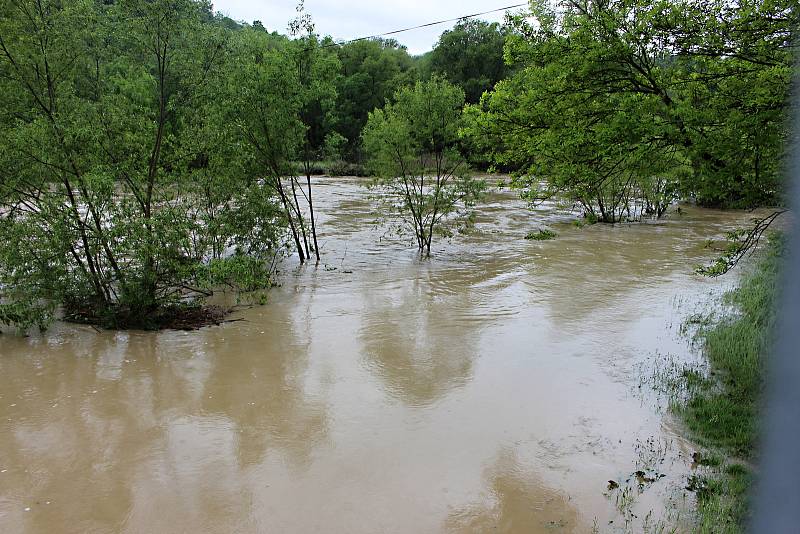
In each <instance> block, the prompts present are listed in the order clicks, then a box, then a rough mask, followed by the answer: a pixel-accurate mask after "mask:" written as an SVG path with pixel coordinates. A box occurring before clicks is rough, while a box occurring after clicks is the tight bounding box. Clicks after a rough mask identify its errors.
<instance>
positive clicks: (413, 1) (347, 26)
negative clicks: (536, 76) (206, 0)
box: [212, 0, 524, 54]
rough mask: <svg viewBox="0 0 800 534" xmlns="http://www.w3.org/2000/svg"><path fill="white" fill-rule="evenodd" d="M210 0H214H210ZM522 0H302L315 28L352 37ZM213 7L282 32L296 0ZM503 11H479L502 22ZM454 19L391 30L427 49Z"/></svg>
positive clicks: (237, 1)
mask: <svg viewBox="0 0 800 534" xmlns="http://www.w3.org/2000/svg"><path fill="white" fill-rule="evenodd" d="M212 1H213V0H212ZM523 1H524V0H444V1H436V0H306V10H307V11H308V12H309V13H311V15H312V16H313V17H314V22H315V23H316V25H317V33H319V34H321V35H330V36H332V37H333V38H334V39H337V40H339V39H343V40H347V39H355V38H357V37H366V36H370V35H376V34H380V33H385V32H389V31H392V30H399V29H402V28H407V27H410V26H418V25H420V24H426V23H428V22H434V21H438V20H444V19H452V18H457V17H461V16H464V15H471V14H473V13H480V12H484V11H489V10H491V9H496V8H500V7H505V6H509V5H514V4H521V3H523ZM213 3H214V9H215V10H216V11H221V12H222V13H225V14H226V15H228V16H229V17H231V18H232V19H235V20H242V21H245V22H250V23H252V22H253V21H254V20H260V21H261V22H262V23H263V24H264V26H266V27H267V29H268V30H270V31H279V32H281V33H286V31H287V30H286V28H287V26H288V24H289V21H290V20H292V19H293V18H294V17H295V16H296V12H295V6H296V4H297V2H296V0H215V1H214V2H213ZM503 17H504V14H503V13H502V12H501V13H494V14H491V15H485V16H482V17H480V18H481V19H484V20H489V21H492V22H495V21H496V22H502V21H503ZM452 26H453V23H449V24H443V25H439V26H434V27H432V28H425V29H420V30H414V31H410V32H407V33H401V34H399V35H395V36H393V37H394V38H395V39H397V40H398V41H400V42H401V43H402V44H404V45H406V46H407V47H408V50H409V52H410V53H412V54H421V53H424V52H427V51H428V50H430V49H431V48H433V45H434V44H436V41H437V39H438V38H439V35H441V33H442V32H443V31H445V30H446V29H448V28H451V27H452Z"/></svg>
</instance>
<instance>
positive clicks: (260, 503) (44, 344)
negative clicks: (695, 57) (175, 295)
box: [0, 178, 750, 533]
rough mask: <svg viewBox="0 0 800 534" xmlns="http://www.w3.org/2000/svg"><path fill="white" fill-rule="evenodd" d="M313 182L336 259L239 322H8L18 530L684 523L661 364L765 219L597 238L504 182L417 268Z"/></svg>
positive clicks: (7, 468)
mask: <svg viewBox="0 0 800 534" xmlns="http://www.w3.org/2000/svg"><path fill="white" fill-rule="evenodd" d="M319 182H320V185H319V186H318V188H317V195H318V211H319V212H320V228H321V230H322V233H321V237H320V244H321V246H322V248H323V261H324V263H325V265H322V266H320V267H319V268H314V267H305V268H300V267H299V266H297V265H296V264H295V262H293V260H288V261H287V262H285V264H284V265H283V274H282V286H281V287H280V288H277V289H275V290H273V291H272V292H271V293H270V296H269V299H270V301H269V304H268V305H266V306H260V307H254V308H250V309H245V310H242V311H240V312H237V314H236V315H235V317H236V318H240V319H244V320H243V321H241V322H237V323H231V324H227V325H225V326H222V327H218V328H208V329H204V330H202V331H199V332H191V333H185V332H162V333H144V332H96V331H94V330H93V329H91V328H86V327H80V326H73V325H64V324H58V325H56V326H55V327H54V328H53V329H52V330H50V331H49V332H47V333H46V334H44V335H36V336H32V337H30V338H21V337H16V336H12V335H9V334H8V333H6V334H4V335H2V336H0V532H9V533H12V532H67V533H72V532H75V533H78V532H126V533H128V532H129V533H139V532H141V533H158V532H165V533H173V532H175V533H179V532H187V533H196V532H213V533H216V532H220V533H225V532H245V533H246V532H277V533H282V532H299V533H305V532H346V533H376V532H386V533H395V532H397V533H427V532H431V533H434V532H486V531H492V532H532V533H539V532H554V531H555V532H590V531H592V529H595V530H596V531H598V532H618V531H625V530H629V531H632V532H639V531H642V530H644V529H647V528H649V529H652V531H656V529H657V528H658V527H659V526H660V525H666V524H670V525H677V526H678V528H679V530H689V529H690V527H688V526H687V525H688V523H687V519H686V518H687V510H688V509H690V508H691V504H692V499H693V497H692V495H691V494H690V493H688V492H686V491H685V490H684V489H683V487H684V486H685V485H686V477H687V476H688V475H689V474H691V466H690V464H691V453H692V452H693V450H694V449H692V446H691V444H689V443H687V442H686V441H685V440H684V439H683V438H682V437H681V434H680V432H679V431H678V430H676V428H677V425H676V423H675V422H674V421H673V420H672V418H671V417H670V416H669V415H668V414H665V413H664V410H662V409H660V406H662V405H663V401H660V400H659V399H657V398H654V397H653V396H652V395H650V394H649V393H647V390H648V382H647V380H646V379H643V378H642V377H643V376H645V377H646V376H647V374H648V372H649V371H650V369H651V366H654V365H656V364H655V363H653V362H654V361H656V360H657V359H658V358H659V357H667V358H673V359H675V360H677V361H683V360H685V359H692V358H696V357H697V356H696V354H695V352H694V351H693V350H692V348H691V347H690V343H689V341H688V340H687V339H686V337H685V336H683V335H681V333H680V325H681V323H682V322H683V321H684V320H685V319H686V317H687V316H688V315H689V314H691V313H694V312H696V311H697V310H698V309H699V310H702V309H705V307H706V305H707V303H708V302H710V301H712V300H713V299H714V298H715V295H718V294H719V293H720V291H722V290H723V289H724V287H725V286H726V285H729V284H730V283H731V280H732V279H731V278H728V279H725V280H707V279H702V278H699V277H697V276H695V275H694V274H693V273H692V271H693V267H694V266H695V265H696V264H698V263H701V262H703V261H705V260H707V259H709V258H710V257H712V256H713V254H714V253H713V252H712V251H709V250H708V249H707V248H705V244H706V240H707V239H708V238H709V237H718V236H721V235H722V234H723V233H724V232H725V231H728V230H730V229H732V228H735V227H737V226H738V225H740V224H742V223H743V222H746V221H747V219H748V217H750V215H748V214H742V213H732V212H718V211H709V210H702V209H697V208H692V207H685V208H684V213H683V215H675V216H673V217H671V218H669V219H668V220H666V221H663V222H660V223H658V224H642V225H623V226H617V227H613V228H612V227H608V226H594V227H589V228H584V229H578V228H575V227H574V226H572V225H570V223H569V221H570V218H569V217H568V216H567V215H565V214H564V213H562V212H561V211H559V209H557V207H556V206H553V205H546V206H541V207H538V208H536V209H535V210H533V211H531V210H528V209H527V207H526V205H525V203H524V202H522V201H520V200H518V199H517V198H516V197H515V195H514V194H513V193H511V192H493V193H492V194H491V195H490V197H489V199H488V202H487V203H486V204H485V205H484V206H482V207H481V208H480V210H479V215H478V218H477V225H476V228H475V230H474V231H473V232H472V233H470V234H469V235H462V236H458V237H457V238H455V239H454V240H453V241H452V242H449V241H447V240H443V239H440V240H439V241H438V243H434V258H433V259H431V260H420V259H419V257H418V256H417V254H416V252H415V251H414V250H413V247H411V246H409V241H408V240H406V239H403V238H399V237H397V236H394V235H393V234H392V233H391V232H387V231H386V227H384V226H381V225H377V224H376V220H377V218H378V216H379V215H380V214H381V213H382V212H383V211H384V208H382V207H381V206H380V205H379V204H377V203H376V201H375V200H374V199H371V198H370V197H369V195H367V194H366V192H365V191H364V190H363V188H362V186H361V184H362V183H363V182H361V181H359V180H358V179H340V178H337V179H327V178H326V179H322V180H320V181H319ZM543 225H550V226H551V227H552V228H554V229H555V230H556V231H557V232H558V233H559V234H560V237H559V238H558V239H557V240H554V241H549V242H529V241H525V240H524V239H523V237H524V236H525V235H526V234H527V233H528V232H530V231H535V230H537V229H538V228H539V227H540V226H543ZM642 385H643V387H642V388H640V387H639V386H642ZM642 469H646V470H647V472H648V473H654V474H657V475H662V474H663V475H665V476H664V477H661V478H659V479H658V480H657V481H656V482H653V483H647V484H645V485H644V486H641V487H640V486H639V485H638V484H637V482H636V480H635V477H633V480H632V481H629V479H631V477H632V473H635V472H636V471H637V470H642ZM609 480H615V481H619V483H620V484H621V487H620V488H619V489H617V490H609V489H608V481H609Z"/></svg>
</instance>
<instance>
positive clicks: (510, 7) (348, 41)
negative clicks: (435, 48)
mask: <svg viewBox="0 0 800 534" xmlns="http://www.w3.org/2000/svg"><path fill="white" fill-rule="evenodd" d="M527 5H528V2H525V3H524V4H515V5H513V6H506V7H499V8H497V9H492V10H489V11H483V12H481V13H473V14H471V15H464V16H463V17H457V18H453V19H447V20H437V21H435V22H428V23H427V24H420V25H419V26H412V27H410V28H403V29H401V30H394V31H390V32H386V33H378V34H376V35H370V36H368V37H358V38H356V39H350V40H346V41H339V42H336V43H328V44H325V45H323V46H322V48H328V47H334V46H342V45H346V44H350V43H357V42H359V41H370V40H373V39H380V38H382V37H388V36H390V35H397V34H399V33H405V32H410V31H414V30H420V29H422V28H430V27H431V26H439V25H441V24H447V23H448V22H457V21H459V20H466V19H474V18H475V17H481V16H483V15H490V14H492V13H498V12H500V11H508V10H509V9H516V8H518V7H525V6H527Z"/></svg>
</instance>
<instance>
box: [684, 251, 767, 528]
mask: <svg viewBox="0 0 800 534" xmlns="http://www.w3.org/2000/svg"><path fill="white" fill-rule="evenodd" d="M782 249H783V245H782V241H781V239H780V238H779V237H775V238H773V239H772V240H771V243H770V246H769V249H768V250H767V251H766V253H765V254H764V256H763V257H762V258H761V259H760V260H759V262H758V264H757V265H756V267H755V269H754V270H753V272H752V273H750V274H748V275H747V276H746V277H745V278H744V280H743V281H742V283H741V285H740V287H739V288H738V289H736V290H734V291H732V292H731V293H729V294H728V295H727V296H726V300H727V302H728V303H729V304H731V305H732V306H733V307H734V309H735V310H736V311H735V312H733V313H732V314H730V315H729V316H728V317H726V318H724V319H723V320H721V321H719V322H718V323H717V324H715V325H708V326H706V327H703V328H702V329H701V332H700V335H701V338H702V339H703V342H704V348H705V353H706V355H707V358H708V362H709V365H710V372H709V373H707V374H705V375H704V376H700V377H698V376H694V375H692V381H693V384H691V387H689V388H688V391H690V393H689V395H688V396H687V397H686V398H685V400H684V402H681V403H678V405H677V406H675V408H676V410H677V411H678V413H679V414H680V415H681V416H682V417H683V419H684V421H685V423H686V425H687V427H688V429H689V431H690V432H691V434H692V437H693V438H694V439H695V440H696V441H697V442H698V443H699V444H701V445H703V446H704V447H706V448H707V449H708V451H710V453H711V454H712V455H714V456H720V457H721V458H724V460H723V461H719V462H713V463H712V465H710V466H707V469H706V470H705V473H706V474H705V475H703V476H701V477H696V478H695V479H693V480H692V481H690V484H689V485H690V487H691V489H693V490H694V491H695V492H696V493H697V496H698V512H699V514H698V515H699V517H698V521H699V524H698V531H699V532H703V533H712V532H713V533H739V532H744V530H745V525H746V523H747V520H748V516H749V506H748V495H749V490H750V486H751V479H752V474H751V470H750V468H749V467H748V466H747V464H749V461H750V460H752V459H753V458H754V457H755V455H756V442H757V436H758V431H759V420H758V415H759V409H760V402H761V393H762V389H763V380H764V366H765V361H766V356H767V354H769V352H770V349H771V344H772V339H773V333H774V330H775V320H776V312H775V298H776V294H777V284H778V281H779V278H780V276H779V275H780V265H781V256H782ZM714 464H717V465H714ZM692 486H693V487H692Z"/></svg>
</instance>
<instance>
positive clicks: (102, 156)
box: [0, 0, 285, 327]
mask: <svg viewBox="0 0 800 534" xmlns="http://www.w3.org/2000/svg"><path fill="white" fill-rule="evenodd" d="M207 14H208V5H207V4H205V3H200V2H194V1H191V0H178V1H175V0H155V1H145V0H124V1H120V2H117V3H114V4H113V5H108V6H104V5H100V4H98V3H95V2H91V1H83V0H67V1H59V2H55V1H45V2H40V1H28V0H22V1H15V2H11V1H3V2H2V9H0V100H2V106H1V107H0V110H2V111H0V114H2V120H0V124H2V126H0V128H2V129H3V132H2V133H3V135H2V136H1V137H0V166H2V168H3V169H4V170H3V171H0V172H2V174H0V178H2V182H1V183H2V186H1V187H0V287H1V288H5V289H3V290H2V295H1V298H2V302H3V306H4V310H6V311H5V313H4V315H3V319H4V320H6V321H8V322H13V323H15V324H18V325H20V326H22V327H27V326H30V325H32V324H37V325H41V326H43V325H44V324H46V322H47V321H48V320H49V319H50V317H51V313H50V311H51V310H52V308H53V306H54V305H56V304H61V305H64V306H65V307H66V312H67V315H70V312H71V311H80V312H81V313H80V314H79V315H90V316H92V317H100V318H103V319H102V322H103V323H104V324H111V325H122V326H137V325H145V324H150V323H152V321H151V320H150V319H149V318H150V316H151V315H153V314H154V313H156V312H157V310H159V309H164V308H167V307H170V306H174V305H175V304H176V303H177V302H179V301H181V300H183V299H185V298H187V297H191V296H195V297H196V296H203V295H205V294H206V291H205V290H203V289H202V288H200V287H199V283H198V282H199V278H200V277H201V275H202V274H203V272H204V266H205V265H206V264H207V263H208V262H209V261H214V260H221V259H222V258H224V257H226V256H228V255H229V254H230V253H231V251H234V250H235V251H239V253H240V254H243V255H246V256H249V257H251V258H253V259H254V260H260V259H265V258H267V257H269V256H271V254H270V251H272V250H274V249H276V248H277V247H278V246H279V241H278V234H279V232H280V226H281V225H282V224H283V222H282V220H281V218H280V212H279V211H278V210H277V209H276V207H275V203H274V197H273V195H271V194H265V193H264V192H263V191H262V190H261V188H260V186H259V183H258V181H257V180H256V179H255V174H254V173H253V166H252V163H251V161H250V160H249V159H248V157H249V155H247V154H245V155H244V156H241V157H240V156H239V154H240V151H239V147H238V146H237V145H236V142H235V139H233V138H232V137H231V136H229V135H226V134H227V131H226V128H224V127H223V125H222V124H221V119H223V118H224V117H225V115H226V113H225V112H224V111H223V110H222V109H221V108H223V107H224V106H225V105H226V104H225V103H224V102H222V101H221V100H220V99H219V97H220V94H219V88H220V87H224V86H223V84H220V83H219V81H220V80H222V79H224V78H225V77H226V75H224V74H223V73H225V72H227V70H226V67H227V65H229V63H228V62H229V60H230V59H231V57H232V54H231V49H230V46H229V41H230V39H231V34H230V33H229V32H228V31H227V30H225V29H223V28H222V26H221V25H218V24H209V20H208V19H207ZM255 33H256V32H255V31H254V30H247V31H245V32H242V35H250V34H255ZM269 38H270V39H271V41H272V43H270V44H269V45H268V46H272V44H274V37H269ZM268 46H267V47H268ZM284 133H285V132H282V135H283V134H284ZM255 263H257V261H256V262H255ZM9 310H11V311H9ZM20 310H23V311H25V313H24V314H23V313H21V312H20ZM86 310H92V312H91V313H89V314H85V313H83V312H84V311H86Z"/></svg>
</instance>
